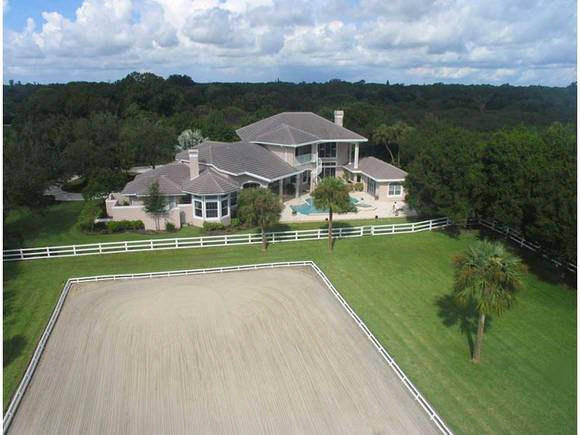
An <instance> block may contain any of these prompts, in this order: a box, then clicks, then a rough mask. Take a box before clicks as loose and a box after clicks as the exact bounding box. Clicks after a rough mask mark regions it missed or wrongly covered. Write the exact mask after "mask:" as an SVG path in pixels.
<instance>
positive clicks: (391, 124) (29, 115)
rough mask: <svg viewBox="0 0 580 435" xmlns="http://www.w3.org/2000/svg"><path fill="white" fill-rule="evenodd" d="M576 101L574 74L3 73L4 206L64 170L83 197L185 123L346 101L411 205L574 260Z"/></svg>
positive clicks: (104, 187)
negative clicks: (386, 78)
mask: <svg viewBox="0 0 580 435" xmlns="http://www.w3.org/2000/svg"><path fill="white" fill-rule="evenodd" d="M576 104H577V102H576V83H572V84H570V85H569V86H568V87H565V88H553V87H543V86H527V87H519V86H510V85H502V86H491V85H444V84H433V85H408V86H406V85H401V84H389V83H388V82H387V83H385V84H378V83H365V82H357V83H349V82H344V81H341V80H331V81H329V82H326V83H285V82H272V83H196V82H194V81H193V80H192V79H191V78H190V77H188V76H184V75H172V76H169V77H168V78H167V79H164V78H162V77H159V76H156V75H154V74H150V73H131V74H129V75H128V76H127V77H125V78H123V79H122V80H119V81H116V82H114V83H88V82H72V83H67V84H49V85H39V84H20V83H16V84H15V83H10V84H9V85H4V207H5V209H7V208H10V207H19V206H37V205H38V204H42V192H43V191H44V189H45V188H46V187H47V186H48V185H50V184H52V183H54V182H59V181H60V182H63V181H65V180H67V179H69V178H70V177H72V176H80V177H81V178H82V179H83V180H84V183H85V185H86V188H85V193H86V196H87V197H98V196H99V195H102V193H104V192H107V191H111V190H115V189H118V188H120V187H121V186H122V185H123V184H124V183H125V182H126V180H127V175H126V171H127V169H128V168H130V167H132V166H134V165H155V164H160V163H164V162H168V161H170V160H171V159H172V158H173V155H174V154H175V151H176V149H177V146H178V140H177V138H178V136H179V135H180V133H182V132H183V131H184V130H193V131H195V130H198V131H197V132H196V134H198V136H199V135H200V136H202V137H207V138H210V139H212V140H223V141H227V140H236V139H237V136H236V135H235V130H236V129H237V128H238V127H240V126H243V125H246V124H249V123H251V122H254V121H256V120H259V119H262V118H265V117H267V116H270V115H273V114H276V113H279V112H282V111H312V112H315V113H318V114H320V115H322V116H324V117H326V118H328V119H332V114H333V111H334V110H335V109H342V110H344V112H345V117H344V125H345V127H347V128H349V129H351V130H353V131H356V132H357V133H359V134H362V135H363V136H365V137H367V138H369V142H368V144H366V145H365V146H364V148H363V150H362V152H363V154H366V155H369V154H372V155H377V156H378V157H380V158H382V159H384V160H387V161H389V162H391V163H393V164H395V165H397V166H401V167H403V168H404V169H406V170H407V171H409V173H410V175H409V178H408V186H407V187H408V188H407V192H408V193H409V200H410V202H411V203H412V204H413V205H414V206H415V207H417V208H418V209H419V210H420V211H422V212H424V213H427V214H430V215H434V214H446V215H451V216H453V217H455V218H458V219H460V218H463V217H466V216H467V215H470V214H480V215H486V216H488V217H497V218H501V219H502V220H504V221H507V222H506V223H508V224H510V225H512V226H514V227H515V228H516V229H518V230H520V231H522V232H523V233H524V234H529V235H533V236H534V237H535V238H536V239H540V241H542V242H543V243H544V244H545V245H547V246H548V245H549V246H552V247H553V249H554V250H560V251H561V247H562V246H563V245H566V249H565V251H566V252H565V254H562V258H569V259H572V258H575V256H576V254H575V246H576V242H575V239H576V190H575V186H576ZM538 168H542V169H543V170H541V171H540V170H538ZM516 169H517V170H516ZM532 176H533V177H535V178H531V177H532ZM538 177H539V178H538ZM438 183H439V184H438ZM556 221H557V226H554V225H555V222H556ZM550 228H557V231H558V233H559V236H557V237H551V235H549V234H547V233H548V232H550V231H551V229H550ZM572 238H573V240H574V242H573V243H572V241H571V239H572Z"/></svg>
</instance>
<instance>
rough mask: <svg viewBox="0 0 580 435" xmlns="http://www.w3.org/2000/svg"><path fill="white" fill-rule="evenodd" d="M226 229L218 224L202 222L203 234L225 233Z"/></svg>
mask: <svg viewBox="0 0 580 435" xmlns="http://www.w3.org/2000/svg"><path fill="white" fill-rule="evenodd" d="M225 229H226V227H225V226H224V224H222V223H220V222H204V223H203V227H202V229H201V230H202V231H203V232H204V233H213V232H216V231H225Z"/></svg>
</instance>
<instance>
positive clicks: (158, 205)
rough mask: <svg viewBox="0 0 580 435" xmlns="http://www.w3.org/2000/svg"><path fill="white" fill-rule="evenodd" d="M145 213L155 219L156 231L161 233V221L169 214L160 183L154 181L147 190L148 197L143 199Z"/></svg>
mask: <svg viewBox="0 0 580 435" xmlns="http://www.w3.org/2000/svg"><path fill="white" fill-rule="evenodd" d="M143 206H144V209H145V213H147V214H150V215H151V216H153V219H155V229H156V230H157V231H159V229H160V225H159V221H160V220H161V218H162V217H163V216H165V215H166V214H167V207H166V204H165V198H164V197H163V195H161V192H160V191H159V183H158V182H157V181H154V182H153V183H151V185H150V186H149V189H148V190H147V196H146V197H145V198H144V199H143Z"/></svg>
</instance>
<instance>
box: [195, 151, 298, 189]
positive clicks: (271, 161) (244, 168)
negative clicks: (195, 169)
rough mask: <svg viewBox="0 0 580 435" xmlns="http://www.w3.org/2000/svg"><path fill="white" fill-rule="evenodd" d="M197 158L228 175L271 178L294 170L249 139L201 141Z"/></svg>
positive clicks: (282, 175)
mask: <svg viewBox="0 0 580 435" xmlns="http://www.w3.org/2000/svg"><path fill="white" fill-rule="evenodd" d="M199 162H200V164H205V165H208V166H212V167H214V168H216V169H218V170H220V171H223V172H226V173H228V174H232V175H243V174H248V175H251V176H255V177H257V178H261V179H264V180H268V181H270V180H274V179H278V178H281V177H286V176H289V175H293V174H295V173H296V172H297V171H296V169H295V168H294V167H292V166H290V165H289V164H288V163H286V162H285V161H284V160H282V159H281V158H279V157H278V156H276V155H275V154H274V153H272V152H271V151H268V150H267V149H266V148H264V147H262V146H260V145H257V144H254V143H249V142H210V141H207V142H203V143H202V144H200V145H199Z"/></svg>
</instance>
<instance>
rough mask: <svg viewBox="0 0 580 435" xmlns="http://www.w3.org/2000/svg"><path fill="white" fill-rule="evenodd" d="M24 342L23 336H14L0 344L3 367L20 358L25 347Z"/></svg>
mask: <svg viewBox="0 0 580 435" xmlns="http://www.w3.org/2000/svg"><path fill="white" fill-rule="evenodd" d="M26 342H27V341H26V338H25V337H24V336H23V335H15V336H14V337H11V338H8V339H6V340H4V342H3V343H2V347H3V348H2V350H3V358H2V364H3V366H4V367H6V366H7V365H8V364H10V363H11V362H12V361H14V360H15V359H16V358H18V357H19V356H20V354H21V353H22V351H23V349H24V347H25V346H26Z"/></svg>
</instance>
